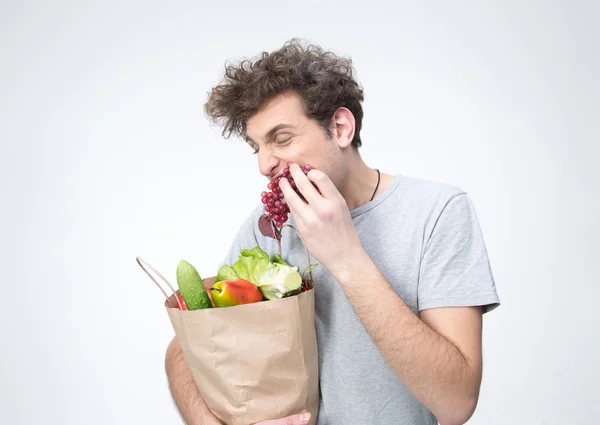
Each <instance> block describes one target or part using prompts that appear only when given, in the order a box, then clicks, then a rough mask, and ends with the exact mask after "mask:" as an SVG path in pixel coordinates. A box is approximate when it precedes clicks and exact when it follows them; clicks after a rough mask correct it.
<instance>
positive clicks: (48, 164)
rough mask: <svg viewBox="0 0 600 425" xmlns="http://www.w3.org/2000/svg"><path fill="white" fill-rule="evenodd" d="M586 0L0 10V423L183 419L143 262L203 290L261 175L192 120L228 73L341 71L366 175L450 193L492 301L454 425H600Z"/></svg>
mask: <svg viewBox="0 0 600 425" xmlns="http://www.w3.org/2000/svg"><path fill="white" fill-rule="evenodd" d="M599 11H600V10H599V7H598V5H597V3H594V2H589V4H585V3H584V2H573V1H569V2H567V1H554V2H544V1H527V2H519V1H504V2H489V1H488V2H475V1H471V2H468V1H460V2H435V4H434V3H431V2H430V3H428V4H427V5H417V4H416V2H415V3H410V2H399V3H394V2H388V3H382V2H381V3H380V2H374V1H369V2H360V3H359V2H329V3H322V2H315V1H308V2H287V1H282V0H278V1H252V2H242V1H237V0H233V1H223V2H216V3H215V4H211V5H207V4H206V3H205V2H193V1H187V2H170V3H168V4H167V2H163V3H160V2H142V1H137V2H132V1H119V2H116V1H115V2H106V1H97V2H67V1H54V2H41V1H31V2H8V1H5V2H2V4H1V6H0V142H1V145H0V199H1V206H2V207H1V209H0V240H1V245H0V261H1V265H2V267H1V270H0V272H1V273H2V293H3V295H4V300H5V302H4V303H3V304H2V309H1V310H0V319H1V320H0V329H1V339H0V341H1V344H2V345H1V347H2V349H1V362H0V373H1V374H0V392H1V394H0V422H1V423H3V424H7V425H8V424H10V425H17V424H19V425H20V424H27V425H30V424H38V423H44V424H61V425H66V424H73V425H75V424H77V425H80V424H86V425H94V424H101V425H106V424H114V425H117V424H118V425H126V424H127V425H130V424H131V425H134V424H144V425H152V424H157V425H158V424H161V425H163V424H178V423H180V422H179V416H178V414H177V412H176V410H175V409H174V407H173V405H172V402H171V399H170V395H169V392H168V389H167V386H166V378H165V374H164V369H163V360H164V352H165V348H166V346H167V343H168V342H169V340H170V339H171V337H172V336H173V331H172V328H171V325H170V322H169V320H168V317H167V315H166V312H165V310H164V308H163V305H162V303H163V299H162V295H161V293H160V292H159V291H158V289H157V288H156V287H155V286H153V284H152V282H151V281H150V280H149V279H148V278H147V277H146V276H145V275H144V274H143V272H142V271H141V269H140V268H139V267H138V266H137V264H136V262H135V257H136V256H137V255H141V256H142V257H143V258H145V259H146V260H147V261H149V262H151V263H152V264H153V265H155V266H156V267H158V268H160V269H161V270H162V271H164V272H165V274H167V276H168V277H170V278H174V272H175V267H176V264H177V262H178V261H179V260H180V259H182V258H185V259H187V260H188V261H190V262H192V263H194V264H195V265H197V266H198V269H199V271H200V273H201V274H202V275H204V276H208V275H213V274H214V273H215V272H216V267H217V264H218V262H219V261H221V260H222V259H223V256H224V255H225V252H226V250H227V248H228V246H229V243H230V242H231V240H232V238H233V235H234V233H235V232H236V230H237V227H238V226H239V225H240V224H241V222H242V221H243V220H244V219H245V217H246V215H247V214H248V213H249V212H250V210H251V209H252V208H253V207H254V206H255V205H256V203H257V202H258V201H259V193H260V192H261V191H262V190H263V189H264V187H265V184H266V180H265V179H264V178H263V177H262V176H261V175H260V174H259V173H258V170H257V166H256V163H255V161H256V157H254V156H252V155H251V150H250V148H248V147H247V146H246V145H244V144H243V143H241V142H240V141H239V140H236V139H231V140H224V139H223V138H222V137H221V135H220V132H219V129H217V128H211V127H210V126H209V124H208V122H207V121H206V119H205V118H204V116H203V111H202V107H203V104H204V101H205V100H206V94H207V92H208V91H209V90H210V88H211V86H212V85H213V84H214V83H216V82H217V81H218V80H219V78H220V76H221V73H222V70H223V66H224V63H225V61H226V60H228V59H237V58H240V57H247V56H254V55H256V54H258V53H260V52H262V51H263V50H272V49H275V48H277V47H280V46H281V45H282V44H283V43H284V42H285V41H286V40H288V39H290V38H292V37H304V38H306V39H308V40H311V41H314V42H316V43H320V44H321V45H323V46H324V47H326V48H330V49H332V50H334V51H335V52H337V53H339V54H342V55H346V56H351V57H352V58H353V60H354V65H355V67H356V69H357V78H358V79H359V81H360V83H361V84H362V85H363V87H364V89H365V92H366V100H365V104H364V108H365V121H364V132H363V139H364V141H365V142H364V149H362V155H363V157H364V158H365V160H366V162H367V164H369V165H370V166H372V167H377V168H380V169H381V170H383V171H385V172H388V173H400V174H405V175H411V176H414V177H421V178H427V179H434V180H438V181H443V182H447V183H451V184H455V185H458V186H461V187H463V188H464V189H465V190H467V191H468V192H469V194H470V195H471V197H472V199H473V201H474V202H475V206H476V208H477V211H478V214H479V218H480V221H481V225H482V228H483V232H484V236H485V238H486V242H487V246H488V249H489V255H490V260H491V264H492V268H493V272H494V275H495V277H496V282H497V286H498V290H499V293H500V296H501V300H502V302H503V305H502V306H501V307H500V308H499V309H497V310H496V311H494V312H492V313H490V314H489V315H486V317H485V325H484V328H485V329H484V332H485V339H484V358H485V376H484V380H483V385H482V391H481V399H480V403H479V406H478V409H477V412H476V413H475V415H474V416H473V418H472V420H471V421H470V422H469V423H470V424H473V425H475V424H477V425H483V424H485V425H499V424H511V425H515V424H524V425H525V424H527V425H531V424H539V425H542V424H543V425H550V424H561V425H563V424H597V423H598V421H599V420H600V400H599V392H598V389H597V383H598V382H600V368H599V367H598V363H597V362H598V359H600V347H599V345H600V343H599V331H598V327H599V326H598V325H599V323H598V319H597V313H596V306H597V304H598V297H600V291H599V290H598V285H599V284H600V279H599V276H600V270H599V265H598V264H599V261H598V257H599V254H600V249H599V248H598V246H599V245H598V239H599V237H600V228H599V225H598V221H597V218H598V216H599V215H600V201H599V199H600V194H599V192H600V191H599V182H600V173H599V172H598V168H597V165H596V164H597V161H598V157H599V155H598V148H597V146H598V143H599V136H600V124H599V122H600V120H599V117H598V111H599V110H600V102H599V100H598V99H599V98H600V85H599V83H598V75H600V67H599V52H600V42H599V40H600V31H599V30H598V27H597V21H598V18H599V17H600V16H599Z"/></svg>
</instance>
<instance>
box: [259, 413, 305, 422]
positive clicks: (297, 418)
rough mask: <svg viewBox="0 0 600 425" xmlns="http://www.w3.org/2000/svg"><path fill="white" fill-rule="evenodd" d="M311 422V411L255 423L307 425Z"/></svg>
mask: <svg viewBox="0 0 600 425" xmlns="http://www.w3.org/2000/svg"><path fill="white" fill-rule="evenodd" d="M309 422H310V413H308V412H306V413H301V414H299V415H292V416H288V417H286V418H283V419H274V420H271V421H263V422H259V423H257V424H255V425H307V424H308V423H309Z"/></svg>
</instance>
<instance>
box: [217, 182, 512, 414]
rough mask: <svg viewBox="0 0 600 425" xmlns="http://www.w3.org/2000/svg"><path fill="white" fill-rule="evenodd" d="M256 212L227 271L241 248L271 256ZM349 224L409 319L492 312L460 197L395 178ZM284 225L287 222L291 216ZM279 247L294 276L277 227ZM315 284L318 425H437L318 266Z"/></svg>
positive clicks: (291, 236)
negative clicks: (443, 310) (466, 310)
mask: <svg viewBox="0 0 600 425" xmlns="http://www.w3.org/2000/svg"><path fill="white" fill-rule="evenodd" d="M262 214H263V206H262V204H260V205H259V206H258V207H257V208H256V209H255V210H254V212H253V213H252V214H251V216H250V217H249V218H248V220H247V221H246V222H245V223H244V224H243V225H242V227H241V229H240V231H239V233H238V234H237V236H236V238H235V240H234V243H233V245H232V247H231V250H230V252H229V254H228V255H227V257H226V259H225V262H227V263H228V264H232V263H233V262H235V261H236V260H237V258H238V256H239V252H240V250H241V249H244V248H245V249H251V248H252V247H254V246H257V245H258V246H260V247H261V249H263V250H264V251H266V252H267V253H268V254H269V255H273V254H275V253H276V252H277V244H276V242H275V240H273V239H270V238H266V237H264V236H263V235H262V234H261V233H260V231H259V230H258V218H259V217H260V215H262ZM351 216H352V222H353V223H354V226H355V228H356V231H357V232H358V235H359V236H360V239H361V242H362V244H363V247H364V249H365V250H366V252H367V253H368V254H369V256H370V258H371V259H372V260H373V262H374V263H375V264H376V265H377V267H378V268H379V270H380V271H381V273H382V274H383V276H384V277H385V278H386V280H387V281H388V282H389V283H390V285H391V286H392V287H393V288H394V290H395V291H396V293H397V294H398V295H399V296H400V298H402V300H403V301H404V302H405V303H406V304H407V305H408V306H409V307H410V309H411V310H412V311H413V312H414V313H415V314H418V313H419V311H421V310H424V309H430V308H437V307H451V306H484V311H485V312H488V311H490V310H492V309H494V308H495V307H497V306H498V305H499V304H500V300H499V298H498V294H497V292H496V286H495V282H494V278H493V276H492V273H491V269H490V265H489V261H488V256H487V251H486V248H485V244H484V240H483V236H482V233H481V229H480V226H479V222H478V220H477V216H476V213H475V209H474V207H473V205H472V203H471V200H470V198H469V197H468V195H467V194H466V193H465V192H464V191H463V190H461V189H459V188H457V187H454V186H451V185H447V184H443V183H438V182H433V181H426V180H422V179H416V178H411V177H407V176H400V175H397V176H395V179H394V180H393V182H392V183H391V184H390V186H389V187H388V188H387V189H386V190H385V192H384V193H383V194H381V195H380V196H378V197H377V198H375V199H374V200H373V201H371V202H369V203H367V204H365V205H363V206H361V207H359V208H356V209H354V210H352V211H351ZM289 223H290V224H292V225H294V224H295V223H294V220H293V217H292V216H291V215H290V221H289ZM281 242H282V253H283V258H284V259H285V260H286V261H287V262H288V263H290V264H293V265H296V266H299V267H300V271H301V272H302V271H303V269H304V267H305V266H306V265H307V264H306V263H307V259H306V253H305V250H304V246H303V245H302V243H301V242H300V239H299V238H298V236H297V235H296V233H295V232H294V231H293V230H292V229H289V228H284V229H283V233H282V241H281ZM311 260H312V262H313V263H314V262H315V260H314V259H312V258H311ZM313 278H314V280H315V314H316V317H315V326H316V331H317V343H318V350H319V374H320V390H321V400H320V408H319V417H318V422H317V423H318V425H354V424H356V425H366V424H369V425H378V424H381V425H393V424H402V425H429V424H437V421H436V419H435V418H434V416H433V415H432V414H431V412H430V411H429V410H428V409H427V408H425V407H424V406H423V405H422V404H421V403H420V402H419V401H418V400H417V399H416V398H415V397H414V396H413V395H412V394H411V393H410V392H409V390H408V389H407V388H406V387H405V385H404V384H403V382H402V381H401V380H400V379H399V378H398V377H397V375H396V374H395V373H394V372H393V371H392V369H391V368H390V367H389V366H388V364H387V363H386V362H385V360H384V359H383V357H382V355H381V354H380V352H379V351H378V349H377V347H376V345H375V344H374V343H373V342H372V340H371V338H370V337H369V335H368V334H367V332H366V331H365V329H364V327H363V326H362V323H361V322H360V320H359V318H358V316H357V315H356V313H355V312H354V310H353V308H352V306H351V304H350V302H349V301H348V299H347V298H346V296H345V295H344V292H343V290H342V289H341V288H340V286H339V284H338V283H337V282H336V281H335V279H334V278H333V277H332V276H331V274H329V273H328V272H327V270H326V269H325V268H324V267H323V266H317V267H316V268H315V269H314V270H313ZM367 286H368V282H365V287H367Z"/></svg>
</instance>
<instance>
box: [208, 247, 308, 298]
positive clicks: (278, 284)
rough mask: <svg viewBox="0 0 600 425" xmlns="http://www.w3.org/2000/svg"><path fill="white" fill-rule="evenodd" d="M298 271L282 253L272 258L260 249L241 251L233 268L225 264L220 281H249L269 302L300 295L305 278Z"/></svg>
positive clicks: (220, 270)
mask: <svg viewBox="0 0 600 425" xmlns="http://www.w3.org/2000/svg"><path fill="white" fill-rule="evenodd" d="M298 270H299V269H298V267H291V266H290V265H289V264H287V263H286V262H285V261H284V260H283V258H281V256H280V255H279V254H275V255H274V256H273V259H271V258H269V255H268V254H267V253H266V252H264V251H263V250H261V249H260V248H259V247H258V246H257V247H254V248H252V249H250V250H247V249H243V250H241V251H240V256H239V257H238V260H237V261H236V262H235V263H234V264H233V265H231V266H229V265H227V264H225V265H223V266H222V267H221V268H220V269H219V272H218V274H217V280H216V281H217V282H219V281H221V280H235V279H245V280H247V281H249V282H252V283H253V284H254V285H256V286H257V287H258V289H259V290H260V291H261V293H262V294H263V296H264V297H265V298H266V299H268V300H272V299H277V298H284V297H287V296H290V295H296V294H298V293H300V289H301V286H302V277H301V276H300V273H299V272H298Z"/></svg>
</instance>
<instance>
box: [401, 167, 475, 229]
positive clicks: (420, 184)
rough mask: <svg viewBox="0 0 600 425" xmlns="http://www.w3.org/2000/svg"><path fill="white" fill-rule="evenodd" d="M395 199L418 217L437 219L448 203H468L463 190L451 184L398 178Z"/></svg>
mask: <svg viewBox="0 0 600 425" xmlns="http://www.w3.org/2000/svg"><path fill="white" fill-rule="evenodd" d="M395 195H396V199H397V200H398V201H399V202H401V203H402V204H404V205H408V206H409V207H410V209H412V210H413V211H414V212H416V213H418V214H420V215H426V216H427V217H429V218H434V219H435V218H437V217H438V216H439V215H440V214H441V213H442V212H443V211H444V210H445V209H446V208H447V206H448V204H450V203H465V202H466V203H470V200H469V195H468V193H467V191H466V190H465V189H463V188H462V187H460V186H457V185H455V184H452V183H446V182H441V181H436V180H428V179H424V178H419V177H412V176H400V178H399V183H398V186H397V188H396V190H395Z"/></svg>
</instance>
